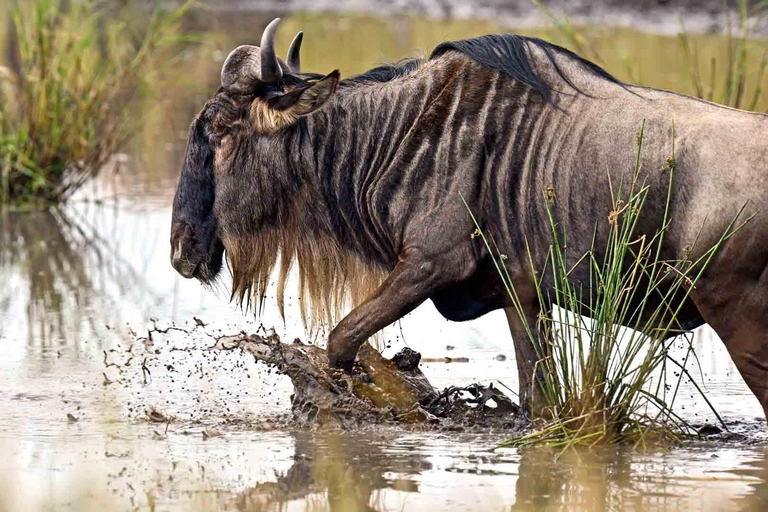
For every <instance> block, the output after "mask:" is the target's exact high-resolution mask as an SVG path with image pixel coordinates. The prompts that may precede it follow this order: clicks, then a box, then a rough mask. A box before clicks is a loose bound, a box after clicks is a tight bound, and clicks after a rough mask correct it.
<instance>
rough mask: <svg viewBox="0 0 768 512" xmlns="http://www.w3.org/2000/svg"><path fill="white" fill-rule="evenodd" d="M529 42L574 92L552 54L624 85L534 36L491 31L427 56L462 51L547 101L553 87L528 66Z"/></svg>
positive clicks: (453, 42)
mask: <svg viewBox="0 0 768 512" xmlns="http://www.w3.org/2000/svg"><path fill="white" fill-rule="evenodd" d="M530 45H534V46H536V47H538V48H540V49H541V50H542V51H543V52H544V54H545V55H546V56H547V58H548V59H549V61H550V62H551V63H552V65H553V66H554V68H555V71H556V72H557V74H558V75H559V76H560V78H562V79H563V81H564V82H565V83H566V84H568V85H569V86H570V87H571V88H573V89H574V90H576V91H577V92H580V93H583V91H581V90H580V89H579V88H578V87H577V86H576V85H574V83H573V82H572V81H571V79H570V78H569V77H568V76H567V75H566V74H565V73H564V72H563V70H562V69H560V67H559V66H558V65H557V62H556V61H555V54H561V55H565V56H567V57H570V58H571V59H573V60H575V61H576V62H578V63H579V64H581V65H582V66H583V67H584V69H585V70H586V71H588V72H590V73H592V74H594V75H595V76H597V77H600V78H603V79H605V80H608V81H610V82H613V83H615V84H619V85H624V84H623V83H622V82H620V81H619V80H617V79H616V78H614V77H613V76H612V75H611V74H610V73H608V72H607V71H606V70H604V69H603V68H601V67H600V66H598V65H597V64H595V63H594V62H590V61H588V60H587V59H585V58H583V57H580V56H578V55H576V54H575V53H573V52H572V51H570V50H568V49H566V48H563V47H562V46H558V45H556V44H552V43H548V42H546V41H543V40H541V39H538V38H535V37H523V36H518V35H515V34H500V35H496V34H494V35H486V36H480V37H475V38H473V39H464V40H461V41H447V42H445V43H441V44H440V45H438V46H437V47H436V48H435V49H434V50H433V51H432V55H430V57H429V58H430V60H431V59H434V58H437V57H439V56H441V55H443V54H444V53H446V52H448V51H451V50H453V51H457V52H461V53H463V54H464V55H466V56H467V57H469V58H471V59H473V60H474V61H476V62H477V63H478V64H480V65H482V66H485V67H487V68H491V69H494V70H496V71H498V72H500V73H504V74H505V75H507V76H509V77H510V78H514V79H515V80H518V81H519V82H522V83H524V84H525V85H527V86H529V87H531V88H532V89H534V90H535V91H537V92H539V93H540V94H541V95H542V97H543V98H544V99H545V100H546V101H549V100H550V99H551V94H550V93H551V92H552V88H551V87H550V86H549V85H547V84H546V83H544V82H543V81H542V80H541V78H540V76H539V75H538V74H537V73H536V70H535V69H534V68H533V66H531V61H530Z"/></svg>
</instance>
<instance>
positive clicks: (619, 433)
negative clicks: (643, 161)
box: [465, 123, 751, 446]
mask: <svg viewBox="0 0 768 512" xmlns="http://www.w3.org/2000/svg"><path fill="white" fill-rule="evenodd" d="M644 127H645V123H643V128H642V129H641V131H640V133H639V135H638V148H637V158H636V162H635V168H634V173H633V175H632V177H631V179H630V180H629V182H627V183H625V181H624V179H623V178H622V180H621V181H620V182H619V183H618V186H616V184H614V183H612V182H611V180H610V175H609V177H608V183H609V185H610V190H611V201H612V205H613V208H612V211H610V212H606V215H607V217H608V223H609V236H608V242H607V247H604V248H602V247H596V246H595V239H596V236H594V237H593V241H592V245H591V249H590V250H589V251H588V252H587V253H586V254H583V255H575V256H576V258H574V257H573V256H574V255H571V254H569V249H568V233H567V232H566V230H565V228H564V227H563V226H561V225H560V224H559V223H558V221H557V218H558V215H557V214H558V212H557V204H558V201H557V195H556V191H554V190H552V189H551V188H548V190H546V191H545V193H544V199H543V200H544V202H545V204H546V211H547V215H548V218H549V228H550V233H551V236H552V242H551V245H550V249H549V252H548V256H547V263H546V267H545V268H536V267H535V264H534V262H533V257H532V256H531V253H530V250H529V251H528V256H529V262H530V272H531V275H532V278H533V281H534V282H535V283H536V293H537V295H538V300H539V304H541V305H542V311H551V314H541V315H539V318H538V320H537V322H536V325H530V324H529V323H528V322H527V321H526V315H525V314H524V313H523V310H522V306H521V301H520V300H519V298H518V293H517V290H516V288H515V284H514V283H513V282H512V279H511V277H510V273H509V271H508V270H507V267H506V265H505V263H504V260H505V258H504V255H503V254H501V253H500V252H499V249H498V247H496V244H495V243H494V241H493V238H492V235H490V234H488V235H487V234H486V233H484V232H483V231H482V230H481V229H480V224H479V222H478V220H477V219H476V218H475V216H474V215H473V214H472V212H471V211H470V215H472V219H473V220H474V222H475V226H476V227H477V230H478V233H479V235H480V236H481V237H482V240H483V242H484V244H485V247H486V249H487V250H488V252H489V253H490V254H491V256H492V257H493V261H494V264H495V265H496V269H497V270H498V272H499V276H500V278H501V279H502V282H503V284H504V286H505V288H506V291H507V293H508V295H509V298H510V300H511V302H512V304H513V306H514V308H515V309H516V310H517V312H518V314H519V317H520V319H521V321H522V322H523V325H524V327H525V331H526V333H527V336H528V339H529V341H530V343H531V344H532V345H533V347H534V348H535V350H536V356H537V362H536V364H535V369H534V375H533V384H532V386H535V389H532V390H531V391H532V392H531V396H532V397H533V398H532V403H531V404H530V409H531V413H532V415H533V419H534V423H533V432H532V433H530V434H527V435H524V436H522V437H516V438H513V439H510V440H508V441H506V442H505V443H504V444H503V446H528V445H535V444H547V445H554V446H571V445H581V444H587V445H593V444H597V443H635V444H645V443H647V442H649V441H650V440H652V439H653V440H654V441H661V442H665V443H675V442H679V441H680V440H682V439H683V438H684V437H686V436H689V435H696V433H697V432H696V430H695V429H694V428H693V427H692V426H691V425H690V424H689V423H688V422H687V421H686V420H685V419H683V418H682V417H680V416H679V415H678V414H677V413H676V412H675V411H674V405H675V399H676V398H677V395H678V390H679V388H680V385H681V383H682V382H683V379H688V380H689V381H690V382H691V383H692V384H693V386H694V387H695V388H696V389H697V390H698V391H699V392H700V393H701V397H702V398H703V399H704V400H705V401H707V404H709V401H708V400H707V397H706V395H705V394H704V393H703V392H702V390H701V388H700V387H699V386H698V385H697V383H696V382H695V380H694V379H693V377H692V376H691V374H690V373H689V370H688V366H689V363H692V362H694V361H696V360H697V358H696V354H695V352H694V350H693V347H692V345H691V336H690V333H687V332H686V331H685V330H684V329H683V327H682V326H681V325H680V323H679V322H678V320H677V317H678V314H679V313H680V311H681V309H682V308H683V306H684V304H685V302H686V300H688V298H689V294H690V293H691V291H692V290H693V289H694V287H695V286H696V283H697V281H698V279H699V278H700V277H701V275H702V274H703V272H704V270H705V269H706V267H707V264H708V263H709V262H710V261H711V259H712V257H713V255H714V254H715V253H716V252H717V251H718V249H719V248H720V246H721V245H722V244H723V243H724V242H725V241H726V240H727V239H728V238H730V237H731V236H732V235H733V234H734V233H736V232H737V231H738V230H739V229H740V228H741V227H742V226H743V225H744V224H746V222H748V221H749V220H750V219H751V217H750V218H747V219H746V220H744V221H742V222H739V223H738V224H737V221H738V219H739V217H740V216H741V214H742V213H743V211H744V207H742V209H741V210H740V211H739V213H738V215H737V216H736V217H735V218H734V219H733V220H732V221H731V223H730V224H729V227H728V229H727V230H726V231H725V232H724V233H723V234H722V236H721V238H720V239H719V241H718V242H717V243H716V244H715V245H713V246H712V247H709V248H707V249H706V250H699V248H697V247H695V243H694V245H692V246H691V247H690V248H689V250H687V251H686V252H685V254H684V255H683V257H682V258H681V259H679V260H674V261H670V260H663V259H661V254H662V245H663V243H664V235H665V233H666V231H667V228H668V227H669V224H670V221H671V219H670V218H669V204H670V197H671V193H672V186H673V179H674V169H675V159H674V135H673V150H672V154H671V155H670V157H669V158H668V160H667V162H666V164H665V166H664V169H663V170H664V172H666V173H667V174H668V176H669V178H668V179H669V183H668V194H667V200H666V203H665V204H666V206H665V210H664V217H663V222H662V227H661V228H660V229H659V231H658V232H656V233H655V235H654V236H653V237H652V238H648V237H647V236H645V235H641V236H638V235H637V234H636V233H635V230H636V228H637V226H638V221H639V219H640V218H641V216H642V214H643V206H644V204H645V201H646V198H647V196H648V191H649V186H648V185H647V184H646V181H647V178H641V174H640V156H641V151H642V143H643V134H644ZM673 134H674V128H673ZM622 191H628V192H627V193H626V195H622ZM465 205H466V203H465ZM745 206H746V205H745ZM467 208H469V207H468V206H467ZM595 229H597V228H595ZM595 233H596V231H595ZM692 254H700V256H698V257H696V258H695V259H692V258H691V255H692ZM574 261H575V263H574ZM579 266H586V267H588V278H587V279H581V280H579V281H576V280H575V279H573V278H572V273H573V271H574V269H576V268H577V267H579ZM582 268H583V267H582ZM545 277H549V282H550V283H553V286H552V287H548V286H546V285H545V284H544V280H545ZM554 306H558V308H555V307H554ZM622 326H625V327H622ZM681 340H683V342H684V343H685V345H686V346H687V348H686V350H685V351H684V355H683V356H682V360H680V359H679V357H676V356H675V355H674V353H673V352H672V348H673V345H674V344H675V343H680V341H681ZM710 407H711V404H710ZM712 411H713V412H714V414H715V415H716V416H717V412H716V411H714V408H712ZM717 417H718V419H720V417H719V416H717ZM721 423H722V420H721ZM723 426H725V425H723Z"/></svg>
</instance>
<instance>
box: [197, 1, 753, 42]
mask: <svg viewBox="0 0 768 512" xmlns="http://www.w3.org/2000/svg"><path fill="white" fill-rule="evenodd" d="M204 3H205V4H207V7H208V8H210V10H206V12H207V14H206V16H210V15H211V11H213V12H214V13H215V14H214V15H215V16H224V17H229V16H238V15H239V14H240V13H242V12H243V11H264V12H267V13H278V14H279V13H288V14H290V13H296V12H301V11H315V12H317V11H326V12H334V13H359V14H367V15H373V16H393V15H412V16H420V17H426V18H437V19H456V20H465V19H488V20H494V21H496V22H498V23H499V24H500V25H502V26H509V27H531V26H548V25H550V24H551V20H550V19H549V18H548V17H547V16H546V14H545V13H543V12H542V10H541V9H539V8H538V7H536V6H535V5H534V4H533V3H532V2H530V1H528V0H517V1H509V0H482V1H479V2H473V1H468V0H413V1H411V0H409V1H404V0H265V1H257V0H224V1H219V0H217V1H215V2H214V1H213V0H206V1H205V2H204ZM543 3H544V4H546V5H547V6H548V7H549V8H551V9H552V10H553V11H554V12H556V13H558V14H559V13H562V14H565V15H567V16H568V18H569V19H570V20H571V22H573V23H574V24H592V25H604V26H625V27H631V28H634V29H640V30H644V31H648V32H655V33H663V34H675V33H678V32H679V31H680V28H681V23H682V24H684V25H685V28H686V30H688V31H689V32H696V33H713V34H715V33H724V32H725V31H726V29H727V20H728V17H727V15H726V12H725V9H724V3H723V2H722V1H720V0H638V1H634V0H603V1H600V2H591V1H589V0H575V1H572V0H551V1H548V2H543ZM729 3H730V4H731V9H732V15H733V17H734V19H737V16H736V14H735V2H734V1H733V0H731V2H729ZM756 32H757V33H761V34H766V33H768V24H766V23H763V24H762V25H761V26H759V27H756Z"/></svg>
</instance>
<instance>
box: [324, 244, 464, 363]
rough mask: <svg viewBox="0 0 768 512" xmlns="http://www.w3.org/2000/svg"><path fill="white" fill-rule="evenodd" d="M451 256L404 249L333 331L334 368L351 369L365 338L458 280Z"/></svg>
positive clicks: (330, 342)
mask: <svg viewBox="0 0 768 512" xmlns="http://www.w3.org/2000/svg"><path fill="white" fill-rule="evenodd" d="M448 259H450V258H445V257H428V256H426V255H425V254H424V253H423V252H422V251H421V250H419V249H413V250H405V251H403V253H402V254H401V255H400V260H399V262H398V264H397V265H396V266H395V268H394V270H392V272H391V273H390V274H389V275H388V276H387V278H386V279H385V280H384V282H383V283H382V284H381V286H379V288H378V289H377V290H376V291H375V292H374V294H373V295H372V296H370V297H369V298H368V299H366V300H365V302H363V303H362V304H360V305H359V306H358V307H356V308H355V309H353V310H352V311H351V312H350V313H349V314H348V315H347V316H346V317H344V318H343V319H342V320H341V322H339V323H338V324H337V325H336V327H335V328H334V329H333V330H332V331H331V334H330V336H329V339H328V357H329V359H330V364H331V367H333V368H343V369H345V370H349V369H350V368H351V367H352V363H354V361H355V357H356V356H357V351H358V349H359V348H360V346H361V345H362V344H363V343H364V342H365V340H367V339H368V338H369V337H371V336H372V335H374V334H375V333H376V332H378V331H379V330H381V329H383V328H384V327H386V326H387V325H389V324H391V323H392V322H394V321H396V320H398V319H399V318H401V317H402V316H404V315H406V314H408V313H410V312H411V311H413V310H414V309H415V308H416V307H417V306H418V305H419V304H421V303H422V302H424V301H425V300H426V299H427V298H429V296H430V295H431V294H432V293H433V292H434V291H435V290H436V289H437V288H438V287H440V286H441V285H443V284H445V283H446V282H449V280H451V279H454V278H455V277H456V276H455V273H454V272H452V271H451V270H452V269H451V268H446V265H445V264H444V263H443V262H445V261H446V260H448ZM465 270H466V269H465Z"/></svg>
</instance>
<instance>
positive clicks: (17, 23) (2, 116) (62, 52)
mask: <svg viewBox="0 0 768 512" xmlns="http://www.w3.org/2000/svg"><path fill="white" fill-rule="evenodd" d="M158 5H159V4H158ZM191 5H192V2H191V1H186V2H184V3H183V4H182V5H181V6H179V7H177V8H175V9H173V10H170V11H166V10H163V9H162V8H160V7H157V8H156V9H155V10H154V11H150V12H145V11H142V10H141V9H138V8H137V6H136V5H134V4H133V3H132V2H122V3H117V4H111V3H107V4H104V3H97V2H90V1H86V2H71V1H66V0H61V1H59V0H32V1H30V2H21V1H17V2H15V3H14V4H13V5H10V6H9V7H7V10H6V12H5V14H6V15H7V17H8V30H7V43H6V50H7V58H6V62H7V64H8V66H7V67H0V207H11V208H15V209H18V208H30V207H31V208H35V207H45V206H48V205H51V204H56V203H59V202H61V201H64V200H66V199H67V198H68V197H70V196H71V194H72V193H73V192H74V191H76V190H77V189H78V188H79V187H81V186H82V185H83V184H84V183H85V182H86V181H88V180H89V179H91V178H93V177H94V176H95V175H97V174H98V173H99V172H100V170H101V169H102V167H103V166H104V164H105V163H106V162H107V161H108V160H109V159H110V157H111V156H112V155H113V154H114V153H115V152H116V151H118V150H119V149H120V148H121V147H123V146H124V145H125V143H126V142H127V141H128V140H129V139H130V138H131V137H132V136H133V135H134V134H135V133H136V132H137V130H138V128H139V125H140V122H141V116H140V115H137V114H136V112H139V111H141V109H138V108H137V106H138V105H139V104H140V102H142V101H145V100H146V99H147V98H149V97H150V95H151V92H152V91H153V90H154V89H155V87H156V84H157V82H158V80H159V73H158V71H157V70H158V69H162V66H160V65H158V63H159V61H160V60H161V59H164V58H167V57H168V56H167V53H168V52H167V50H168V48H169V47H170V46H172V45H173V44H175V43H177V42H178V41H179V39H180V36H179V31H178V27H179V22H180V20H181V17H182V16H183V14H184V13H185V12H186V11H187V10H188V9H189V8H190V7H191Z"/></svg>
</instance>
